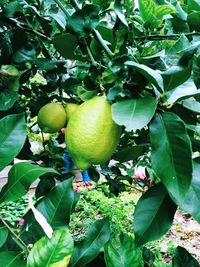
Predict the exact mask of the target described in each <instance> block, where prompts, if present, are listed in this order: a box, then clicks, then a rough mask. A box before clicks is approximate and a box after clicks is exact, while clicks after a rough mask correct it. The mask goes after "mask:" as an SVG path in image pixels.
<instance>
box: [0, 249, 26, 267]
mask: <svg viewBox="0 0 200 267" xmlns="http://www.w3.org/2000/svg"><path fill="white" fill-rule="evenodd" d="M0 264H1V266H2V267H18V266H20V267H25V266H26V262H25V261H24V260H23V256H22V253H17V252H16V251H5V252H0Z"/></svg>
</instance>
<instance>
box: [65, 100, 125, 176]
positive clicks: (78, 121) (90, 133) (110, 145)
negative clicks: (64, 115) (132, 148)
mask: <svg viewBox="0 0 200 267" xmlns="http://www.w3.org/2000/svg"><path fill="white" fill-rule="evenodd" d="M120 133H121V130H120V126H118V125H117V124H115V122H114V121H113V119H112V113H111V106H110V104H109V103H108V101H107V100H106V97H105V96H96V97H94V98H92V99H90V100H88V101H86V102H84V103H83V104H81V105H80V106H79V107H78V108H77V109H76V111H75V112H74V113H73V114H72V116H71V118H70V120H69V122H68V126H67V132H66V135H65V141H66V145H67V149H68V152H69V155H70V156H71V158H72V159H73V161H74V162H75V164H76V166H77V168H78V169H79V170H81V171H84V170H86V169H88V168H89V167H90V166H91V165H92V164H101V163H104V162H105V161H107V160H108V159H110V157H111V156H112V154H113V152H114V150H115V149H116V146H117V144H118V142H119V138H120Z"/></svg>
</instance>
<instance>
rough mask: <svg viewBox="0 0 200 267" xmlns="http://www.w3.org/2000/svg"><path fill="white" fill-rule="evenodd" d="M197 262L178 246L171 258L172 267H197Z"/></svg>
mask: <svg viewBox="0 0 200 267" xmlns="http://www.w3.org/2000/svg"><path fill="white" fill-rule="evenodd" d="M199 266H200V265H199V263H198V262H197V260H196V259H195V258H194V257H193V256H192V255H191V254H190V253H189V252H188V251H187V250H186V249H185V248H183V247H180V246H178V247H177V248H176V250H175V251H174V256H173V258H172V267H199Z"/></svg>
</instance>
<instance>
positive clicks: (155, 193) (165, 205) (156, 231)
mask: <svg viewBox="0 0 200 267" xmlns="http://www.w3.org/2000/svg"><path fill="white" fill-rule="evenodd" d="M175 211H176V204H175V203H174V202H173V201H172V199H171V198H170V196H169V194H168V192H167V190H166V188H165V187H164V186H163V184H162V183H158V184H156V185H155V186H153V187H151V188H150V189H149V190H148V191H147V192H146V193H145V194H144V195H143V196H142V197H141V198H140V199H139V201H138V203H137V205H136V208H135V212H134V232H135V242H136V245H137V246H141V245H143V244H145V243H147V242H149V241H153V240H156V239H158V238H160V237H161V236H162V235H164V234H165V233H166V232H167V231H168V230H169V229H170V227H171V225H172V223H173V218H174V214H175Z"/></svg>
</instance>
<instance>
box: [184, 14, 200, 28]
mask: <svg viewBox="0 0 200 267" xmlns="http://www.w3.org/2000/svg"><path fill="white" fill-rule="evenodd" d="M187 22H188V24H189V27H190V30H191V31H197V32H198V31H199V28H200V11H198V12H196V11H195V12H192V13H191V14H189V15H188V17H187Z"/></svg>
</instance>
